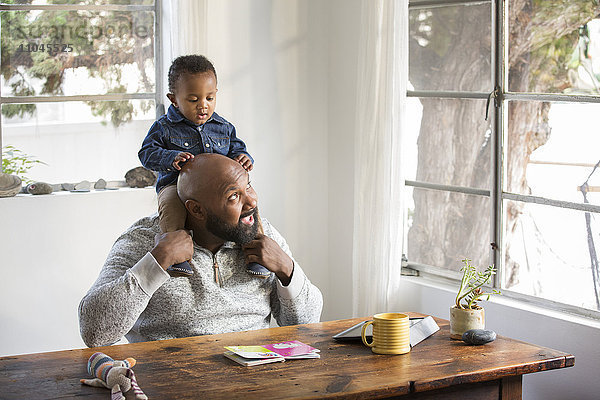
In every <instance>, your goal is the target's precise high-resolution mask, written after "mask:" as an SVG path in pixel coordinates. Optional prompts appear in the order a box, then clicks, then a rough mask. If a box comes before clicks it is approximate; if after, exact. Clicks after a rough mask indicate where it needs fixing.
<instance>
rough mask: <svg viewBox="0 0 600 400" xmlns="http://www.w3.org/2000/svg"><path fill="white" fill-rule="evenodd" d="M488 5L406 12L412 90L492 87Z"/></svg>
mask: <svg viewBox="0 0 600 400" xmlns="http://www.w3.org/2000/svg"><path fill="white" fill-rule="evenodd" d="M491 16H492V12H491V6H490V4H489V3H488V4H477V5H473V4H471V5H460V6H448V7H435V8H418V9H411V10H410V11H409V18H410V22H409V23H410V25H409V29H410V31H409V32H410V33H409V35H410V39H409V40H410V42H409V46H410V47H409V58H410V65H409V80H410V83H411V85H412V86H413V87H414V89H415V90H455V91H482V92H490V91H491V90H492V79H491V71H492V69H491V66H490V63H491V61H490V60H491V28H490V27H491Z"/></svg>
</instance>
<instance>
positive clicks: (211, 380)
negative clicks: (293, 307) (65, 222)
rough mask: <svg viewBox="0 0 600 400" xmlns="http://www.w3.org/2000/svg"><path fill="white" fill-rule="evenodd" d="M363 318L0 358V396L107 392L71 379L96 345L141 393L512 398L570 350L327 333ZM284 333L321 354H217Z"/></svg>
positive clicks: (439, 336)
mask: <svg viewBox="0 0 600 400" xmlns="http://www.w3.org/2000/svg"><path fill="white" fill-rule="evenodd" d="M412 315H413V316H417V314H412ZM365 319H368V318H357V319H347V320H339V321H330V322H321V323H317V324H308V325H297V326H288V327H282V328H271V329H263V330H257V331H248V332H238V333H227V334H221V335H210V336H196V337H190V338H183V339H173V340H164V341H157V342H145V343H133V344H126V345H116V346H109V347H99V348H93V349H80V350H67V351H58V352H50V353H39V354H27V355H21V356H14V357H2V358H0V388H1V392H0V393H1V394H0V397H2V398H14V399H30V398H44V399H55V398H73V397H85V398H86V399H102V400H106V399H109V398H110V391H109V390H108V389H101V388H94V387H89V386H83V385H82V384H80V383H79V379H80V378H87V377H88V374H87V371H86V363H87V360H88V358H89V357H90V355H91V354H93V353H94V352H96V351H102V352H104V353H106V354H108V355H110V356H111V357H113V358H114V359H124V358H126V357H134V358H136V359H137V361H138V364H137V365H136V366H135V367H134V371H135V374H136V377H137V380H138V383H139V385H140V387H141V388H142V390H143V391H144V392H145V393H146V394H147V395H148V397H149V398H150V399H197V398H202V399H213V398H222V399H234V398H243V399H245V400H248V399H254V398H256V399H271V398H304V399H307V398H313V399H323V398H351V399H374V398H389V397H395V396H401V398H402V399H438V398H439V399H454V398H456V399H471V398H473V399H520V398H521V384H522V379H521V378H522V375H523V374H528V373H532V372H539V371H546V370H550V369H556V368H564V367H570V366H573V365H574V362H575V358H574V357H573V356H572V355H570V354H567V353H563V352H560V351H556V350H552V349H549V348H545V347H540V346H536V345H532V344H528V343H524V342H521V341H518V340H513V339H509V338H506V337H502V336H499V337H498V338H497V339H496V341H495V342H493V343H489V344H487V345H484V346H467V345H465V344H464V343H463V342H460V341H454V340H451V339H450V333H449V324H448V321H445V320H442V319H437V318H436V321H437V323H438V325H440V328H441V330H440V331H438V332H437V333H435V334H434V335H433V336H431V337H430V338H428V339H427V340H425V341H423V342H421V343H420V344H419V345H417V346H415V347H414V348H413V349H412V350H411V352H410V353H408V354H404V355H397V356H386V355H376V354H373V353H372V352H371V350H370V349H369V348H367V347H366V346H364V345H362V344H361V343H360V342H356V343H338V342H335V341H334V340H333V339H332V338H331V337H332V335H334V334H335V333H338V332H340V331H342V330H344V329H346V328H348V327H350V326H352V325H354V324H356V323H358V322H360V321H362V320H365ZM286 340H300V341H302V342H304V343H307V344H310V345H312V346H313V347H316V348H318V349H320V350H321V358H320V359H312V360H311V359H307V360H287V361H285V362H283V363H281V362H280V363H272V364H264V365H258V366H254V367H244V366H242V365H239V364H236V363H234V362H233V361H231V360H229V359H227V358H225V357H224V356H223V352H224V349H223V346H228V345H253V344H268V343H276V342H281V341H286ZM127 398H128V399H132V398H133V396H132V392H129V393H128V394H127Z"/></svg>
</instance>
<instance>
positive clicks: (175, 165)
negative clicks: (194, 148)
mask: <svg viewBox="0 0 600 400" xmlns="http://www.w3.org/2000/svg"><path fill="white" fill-rule="evenodd" d="M192 158H194V155H193V154H192V153H188V152H187V151H182V152H181V153H179V154H177V156H175V160H173V168H175V169H176V170H178V171H180V170H181V167H180V166H179V163H181V162H186V161H187V160H191V159H192Z"/></svg>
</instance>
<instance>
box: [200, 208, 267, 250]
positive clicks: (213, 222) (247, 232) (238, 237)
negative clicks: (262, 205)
mask: <svg viewBox="0 0 600 400" xmlns="http://www.w3.org/2000/svg"><path fill="white" fill-rule="evenodd" d="M257 211H258V208H254V210H252V211H250V212H247V213H246V214H242V215H241V216H240V220H239V221H238V223H237V225H231V224H228V223H227V222H225V221H223V220H222V219H221V218H219V217H218V216H217V215H216V214H213V213H212V212H210V211H208V210H207V216H206V230H207V231H209V232H210V233H212V234H213V235H215V236H217V237H219V238H221V239H223V240H227V241H229V242H235V243H237V244H241V245H244V244H246V243H248V242H251V241H252V240H254V238H256V234H257V233H258V222H257V221H256V212H257ZM249 215H253V216H254V223H253V224H252V225H251V226H248V225H246V224H244V223H242V218H245V217H247V216H249Z"/></svg>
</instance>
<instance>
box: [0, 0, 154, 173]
mask: <svg viewBox="0 0 600 400" xmlns="http://www.w3.org/2000/svg"><path fill="white" fill-rule="evenodd" d="M159 11H160V10H159V2H155V1H154V0H129V1H122V0H38V1H33V0H20V1H19V0H15V1H12V2H10V1H4V2H1V3H0V17H1V31H0V37H1V41H2V48H1V57H2V58H1V72H2V76H1V83H0V94H1V96H0V106H1V109H2V112H1V123H0V144H1V145H2V149H3V151H2V153H3V160H2V161H3V167H4V169H6V167H7V166H9V163H10V162H11V160H12V161H13V162H16V161H15V160H17V159H18V158H19V157H21V158H23V157H25V158H27V159H28V160H29V161H39V162H34V163H31V164H30V165H31V166H32V168H31V169H30V170H29V171H27V172H26V173H24V174H22V175H21V177H22V178H25V179H24V180H26V181H44V182H47V183H51V184H60V183H78V182H80V181H82V180H88V181H91V182H94V181H96V180H98V179H100V178H102V179H104V180H106V181H110V180H119V181H122V180H123V179H124V175H125V173H126V172H127V171H128V170H129V169H131V168H134V167H137V166H139V164H140V163H139V160H138V158H137V151H138V149H139V146H140V145H141V142H142V140H143V138H144V136H145V134H146V132H147V131H148V128H149V127H150V125H151V123H152V121H153V120H154V119H155V117H156V111H155V110H156V105H157V104H159V103H160V99H159V98H158V97H157V95H159V94H160V93H161V92H162V90H161V87H160V83H161V80H160V79H157V76H158V74H159V66H160V63H159V62H158V61H157V60H158V59H159V58H158V52H157V51H156V49H157V48H158V36H157V35H156V34H155V32H157V29H156V26H157V23H156V21H157V19H158V18H159ZM13 166H14V165H13Z"/></svg>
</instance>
